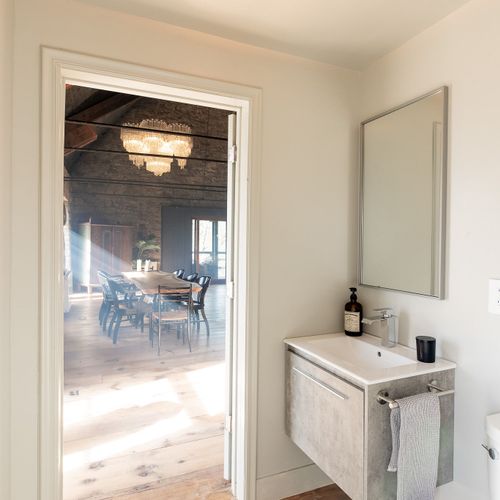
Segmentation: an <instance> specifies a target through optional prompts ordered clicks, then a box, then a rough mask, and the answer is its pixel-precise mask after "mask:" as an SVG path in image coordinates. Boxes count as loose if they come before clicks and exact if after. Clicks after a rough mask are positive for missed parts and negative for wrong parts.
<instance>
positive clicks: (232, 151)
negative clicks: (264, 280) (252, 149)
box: [227, 144, 237, 163]
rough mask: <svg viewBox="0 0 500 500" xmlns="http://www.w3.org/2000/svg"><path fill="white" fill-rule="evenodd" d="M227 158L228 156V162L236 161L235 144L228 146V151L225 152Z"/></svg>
mask: <svg viewBox="0 0 500 500" xmlns="http://www.w3.org/2000/svg"><path fill="white" fill-rule="evenodd" d="M227 158H228V161H229V162H230V163H235V162H236V158H237V149H236V144H233V145H232V146H231V147H230V148H229V151H228V154H227Z"/></svg>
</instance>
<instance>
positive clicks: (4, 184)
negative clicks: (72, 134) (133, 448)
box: [0, 0, 14, 498]
mask: <svg viewBox="0 0 500 500" xmlns="http://www.w3.org/2000/svg"><path fill="white" fill-rule="evenodd" d="M13 15H14V4H13V1H11V0H1V1H0V75H2V76H1V78H0V122H1V123H2V129H1V132H0V178H1V182H0V234H1V235H2V240H3V241H2V244H1V245H0V262H2V263H3V272H2V287H0V318H1V325H2V326H1V329H0V401H1V404H0V498H9V494H10V493H9V480H10V465H9V464H10V407H9V404H8V401H9V397H10V356H9V354H10V338H9V333H10V331H9V321H10V299H9V297H10V290H9V286H10V266H9V265H6V263H9V261H10V172H11V126H10V121H11V119H12V50H13V43H12V42H13V30H12V27H13V24H14V20H13Z"/></svg>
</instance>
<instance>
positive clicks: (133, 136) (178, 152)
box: [120, 119, 193, 176]
mask: <svg viewBox="0 0 500 500" xmlns="http://www.w3.org/2000/svg"><path fill="white" fill-rule="evenodd" d="M124 126H125V127H135V128H145V129H154V130H159V131H160V130H161V131H163V130H164V131H165V132H183V133H185V134H189V133H191V127H189V126H188V125H185V124H183V123H167V122H165V121H163V120H156V119H147V120H142V121H141V122H140V123H124ZM120 138H121V140H122V142H123V147H124V148H125V150H126V151H127V152H128V153H130V154H129V156H128V157H129V159H130V161H131V162H132V163H133V164H134V165H135V166H136V167H137V168H141V167H143V166H145V167H146V170H148V171H149V172H152V173H153V174H154V175H157V176H159V175H163V174H166V173H168V172H170V170H171V168H172V161H173V160H174V159H173V158H159V157H158V156H142V155H141V156H140V155H137V154H134V153H143V154H148V153H149V154H153V155H169V156H175V157H179V156H181V157H182V156H189V155H190V154H191V149H192V148H193V138H192V137H189V136H185V135H172V134H164V133H162V132H151V131H149V130H145V131H144V132H143V131H141V130H132V129H122V130H121V133H120ZM186 161H187V160H186V159H184V158H179V159H178V160H177V162H178V164H179V167H180V168H181V169H183V168H184V167H185V166H186Z"/></svg>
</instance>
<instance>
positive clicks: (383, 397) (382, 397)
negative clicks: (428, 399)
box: [377, 380, 455, 410]
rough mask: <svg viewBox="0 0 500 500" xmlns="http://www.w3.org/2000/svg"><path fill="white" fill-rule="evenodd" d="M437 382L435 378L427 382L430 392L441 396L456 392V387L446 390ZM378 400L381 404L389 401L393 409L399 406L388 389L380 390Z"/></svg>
mask: <svg viewBox="0 0 500 500" xmlns="http://www.w3.org/2000/svg"><path fill="white" fill-rule="evenodd" d="M436 384H437V382H436V381H435V380H432V381H431V382H429V383H428V384H427V388H428V389H429V392H435V393H436V394H437V395H438V396H439V397H441V396H448V395H450V394H454V393H455V390H454V389H449V390H445V389H442V388H441V387H439V386H438V385H436ZM377 401H378V402H379V403H380V404H381V405H385V404H386V403H388V404H389V408H390V409H391V410H393V409H394V408H398V407H399V404H398V402H397V401H396V400H395V399H392V398H390V397H389V394H388V393H387V391H384V390H382V391H379V392H378V394H377Z"/></svg>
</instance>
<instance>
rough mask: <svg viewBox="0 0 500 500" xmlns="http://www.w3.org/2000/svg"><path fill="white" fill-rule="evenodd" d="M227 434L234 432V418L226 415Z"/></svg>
mask: <svg viewBox="0 0 500 500" xmlns="http://www.w3.org/2000/svg"><path fill="white" fill-rule="evenodd" d="M225 431H226V432H233V417H232V416H231V415H226V425H225Z"/></svg>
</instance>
